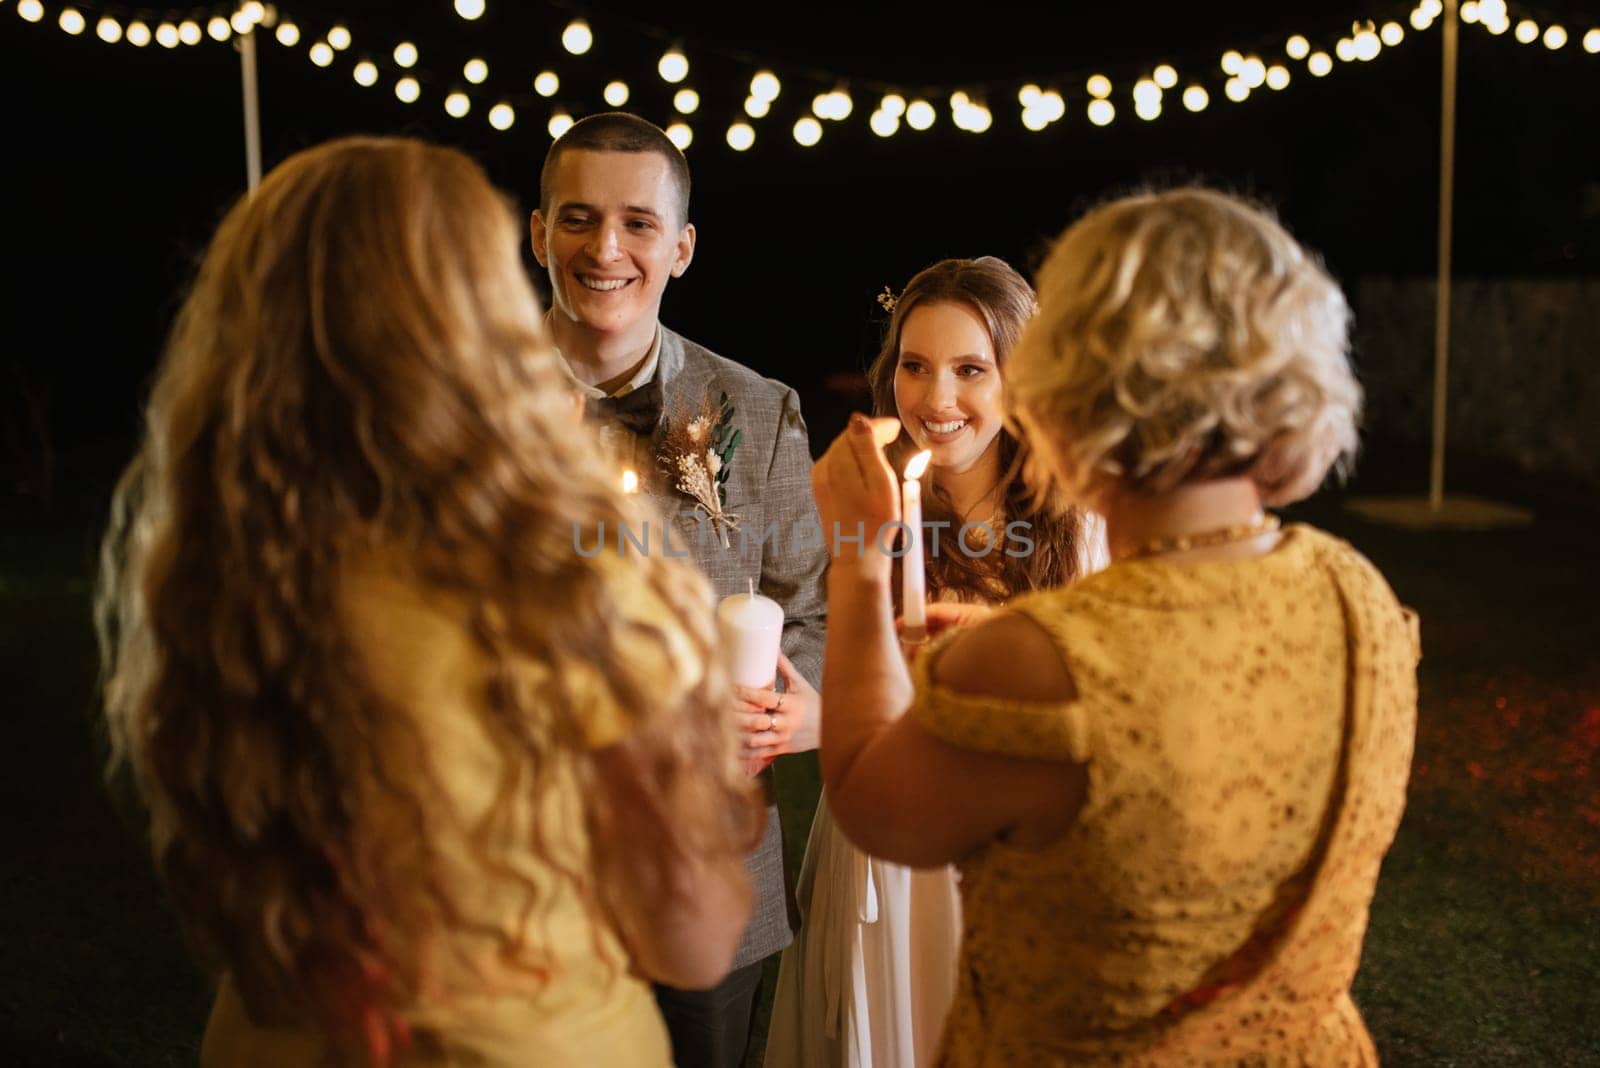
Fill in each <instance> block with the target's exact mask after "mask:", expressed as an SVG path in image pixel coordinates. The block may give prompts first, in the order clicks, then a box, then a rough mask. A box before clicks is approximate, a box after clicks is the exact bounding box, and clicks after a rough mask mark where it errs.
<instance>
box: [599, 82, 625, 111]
mask: <svg viewBox="0 0 1600 1068" xmlns="http://www.w3.org/2000/svg"><path fill="white" fill-rule="evenodd" d="M604 95H605V98H606V103H607V104H610V105H611V106H612V107H614V108H620V107H621V106H622V105H624V104H626V103H627V102H628V83H627V82H607V83H606V88H605V94H604Z"/></svg>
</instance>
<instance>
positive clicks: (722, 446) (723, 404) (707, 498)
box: [658, 393, 744, 549]
mask: <svg viewBox="0 0 1600 1068" xmlns="http://www.w3.org/2000/svg"><path fill="white" fill-rule="evenodd" d="M743 433H744V432H743V431H742V430H737V429H735V428H734V426H733V405H731V404H729V403H728V395H727V394H726V393H724V394H722V395H721V397H720V398H719V399H718V400H717V402H716V403H715V404H713V403H712V402H711V398H710V396H709V395H707V396H705V397H703V398H702V399H701V401H700V408H699V410H698V411H695V412H684V413H680V415H679V417H678V418H676V419H672V420H670V421H668V423H667V432H666V434H665V436H664V437H663V438H662V441H661V447H660V451H659V453H658V457H659V459H660V461H661V466H662V467H664V468H666V471H667V476H668V477H669V478H671V479H672V483H673V485H674V486H676V487H677V488H678V490H679V491H680V492H683V493H686V494H688V495H689V496H690V497H692V498H693V499H694V502H695V512H696V513H700V514H704V515H705V517H706V518H707V519H708V520H709V521H710V522H711V524H712V525H713V526H714V527H715V528H716V531H717V534H718V536H719V537H720V538H721V539H722V547H723V548H724V549H727V548H729V547H730V545H729V542H728V531H730V530H738V529H739V517H738V516H736V515H734V514H733V513H731V512H729V511H727V510H726V509H725V508H724V507H723V497H724V492H725V487H726V485H727V482H728V473H729V471H731V470H732V464H733V450H734V449H736V448H738V447H739V438H740V437H741V436H742V435H743Z"/></svg>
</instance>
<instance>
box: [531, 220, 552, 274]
mask: <svg viewBox="0 0 1600 1068" xmlns="http://www.w3.org/2000/svg"><path fill="white" fill-rule="evenodd" d="M528 239H529V240H530V241H531V242H532V243H533V258H534V259H536V260H538V261H539V266H540V267H543V268H545V269H546V270H548V269H549V267H550V249H549V246H548V245H546V243H545V229H544V212H542V211H540V210H539V209H538V208H534V209H533V214H532V215H530V216H528Z"/></svg>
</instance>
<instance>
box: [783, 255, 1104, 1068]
mask: <svg viewBox="0 0 1600 1068" xmlns="http://www.w3.org/2000/svg"><path fill="white" fill-rule="evenodd" d="M1033 309H1034V295H1033V290H1032V288H1031V287H1029V285H1028V283H1027V282H1026V281H1024V280H1023V278H1022V276H1021V275H1019V274H1018V273H1017V272H1016V271H1015V270H1013V269H1012V268H1011V267H1010V266H1009V265H1008V264H1006V263H1005V262H1004V261H1003V260H1000V259H997V258H996V257H993V256H984V257H982V258H979V259H946V260H940V261H939V262H937V263H935V264H933V265H932V266H930V267H927V268H925V269H924V270H922V271H921V272H919V273H918V274H917V275H916V276H915V277H913V278H912V279H911V281H910V282H909V283H908V284H907V285H906V288H905V291H904V292H903V293H902V294H901V295H900V297H899V298H898V299H897V300H894V301H892V314H891V316H890V319H889V324H888V328H887V330H886V331H885V334H884V339H883V345H882V348H881V349H880V350H879V353H878V356H877V359H876V360H875V361H874V362H873V365H872V368H871V370H870V371H869V372H868V378H869V380H870V383H871V387H872V399H873V408H874V410H875V411H876V413H877V414H879V415H892V416H897V417H898V418H899V420H900V423H901V427H902V430H901V435H900V439H899V440H898V441H897V442H896V444H895V445H894V446H892V447H891V450H890V457H891V462H892V463H894V465H895V467H896V469H897V470H898V469H900V468H903V467H904V464H905V461H906V459H907V458H908V457H909V456H910V455H911V454H912V453H913V452H915V451H917V450H920V449H927V450H929V451H930V452H931V453H932V465H931V468H930V474H929V476H928V477H927V478H926V479H925V480H924V481H925V482H927V483H931V487H932V488H931V492H930V493H929V494H928V500H927V503H926V506H925V509H924V528H925V538H926V541H927V568H928V592H929V597H930V598H931V599H933V600H936V601H944V602H958V603H961V604H963V605H988V604H995V603H998V602H1000V601H1003V600H1005V599H1006V598H1007V597H1009V596H1011V595H1012V594H1014V593H1021V592H1023V591H1026V590H1032V589H1042V588H1047V587H1051V586H1059V585H1062V584H1064V583H1067V582H1070V581H1072V580H1073V579H1075V578H1077V577H1079V576H1081V575H1083V574H1086V573H1087V572H1088V571H1090V570H1093V569H1094V568H1095V567H1097V566H1099V565H1100V563H1102V562H1103V560H1104V555H1105V552H1104V539H1103V536H1102V535H1100V533H1099V531H1098V528H1097V527H1091V524H1090V521H1089V519H1088V517H1087V515H1086V514H1085V513H1082V512H1077V511H1073V512H1068V513H1065V514H1056V513H1053V512H1051V511H1048V510H1046V509H1044V508H1041V507H1038V506H1037V504H1036V502H1034V501H1033V500H1032V498H1031V495H1030V494H1029V492H1028V491H1027V490H1026V489H1025V488H1024V486H1023V482H1022V478H1021V472H1022V466H1023V463H1024V462H1025V460H1026V458H1027V456H1026V453H1027V449H1026V446H1024V445H1023V444H1022V442H1020V441H1019V440H1018V439H1017V438H1015V437H1014V436H1012V435H1011V433H1010V432H1009V431H1007V430H1006V429H1005V427H1004V426H1003V415H1002V413H1003V410H1004V409H1003V405H1002V403H1001V389H1002V372H1003V368H1004V365H1005V360H1006V356H1007V355H1008V354H1009V352H1010V351H1011V346H1012V345H1013V343H1015V341H1016V339H1017V336H1018V335H1019V334H1020V333H1021V331H1022V326H1023V324H1024V323H1025V322H1026V321H1027V319H1028V318H1029V316H1030V315H1032V313H1033ZM940 524H945V525H940ZM893 588H894V589H897V590H898V589H899V584H898V583H895V584H894V587H893ZM952 610H953V609H952V608H950V607H947V608H946V609H945V611H946V612H949V611H952ZM967 610H969V611H970V609H967ZM797 896H798V900H799V904H800V908H801V910H802V912H803V914H804V922H803V924H802V926H801V928H800V932H799V934H798V935H797V936H796V939H795V941H794V943H793V945H791V946H790V947H789V948H788V949H787V950H785V951H784V954H783V960H782V964H781V966H780V970H779V974H778V988H777V993H776V995H775V999H774V1002H773V1009H772V1024H771V1029H770V1031H769V1034H768V1038H767V1052H766V1059H765V1065H766V1068H817V1066H824V1065H825V1066H830V1068H832V1066H839V1068H901V1066H903V1068H919V1066H922V1065H927V1064H930V1063H931V1062H932V1059H933V1053H934V1049H935V1047H936V1045H937V1043H938V1040H939V1032H940V1029H941V1028H942V1027H943V1024H944V1017H945V1013H946V1011H947V1010H948V1009H949V1007H950V1001H951V998H952V997H953V996H954V993H955V981H956V950H957V947H958V946H959V944H960V941H961V901H960V897H959V895H958V892H957V888H956V874H955V869H954V868H952V867H949V866H945V867H940V868H932V869H927V870H913V869H911V868H907V867H903V866H901V865H898V864H890V863H887V862H885V861H880V860H877V859H875V858H872V857H869V856H867V855H866V854H864V853H862V852H861V851H860V850H858V849H856V848H855V846H853V845H851V844H850V842H849V840H848V839H846V838H845V836H844V835H843V834H842V833H841V832H840V831H839V829H838V827H837V825H835V823H834V822H833V819H832V817H831V816H830V815H829V813H828V808H827V797H826V795H824V797H823V798H822V800H821V802H820V803H819V805H818V808H817V814H816V818H815V820H814V822H813V823H812V826H811V838H810V841H809V842H808V843H807V846H806V856H805V862H804V863H803V865H802V866H801V870H800V880H799V886H798V888H797Z"/></svg>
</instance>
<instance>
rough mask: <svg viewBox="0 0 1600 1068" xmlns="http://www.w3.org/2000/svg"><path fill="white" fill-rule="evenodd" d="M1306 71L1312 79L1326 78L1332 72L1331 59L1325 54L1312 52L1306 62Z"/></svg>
mask: <svg viewBox="0 0 1600 1068" xmlns="http://www.w3.org/2000/svg"><path fill="white" fill-rule="evenodd" d="M1306 69H1307V70H1309V71H1310V72H1311V76H1312V77H1313V78H1322V77H1326V76H1327V74H1328V72H1329V71H1331V70H1333V57H1332V56H1330V55H1328V53H1326V52H1313V53H1311V58H1310V59H1308V60H1306Z"/></svg>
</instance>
